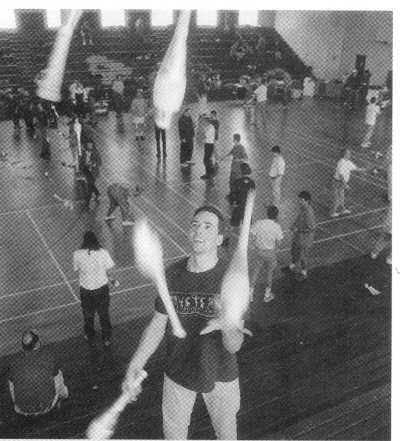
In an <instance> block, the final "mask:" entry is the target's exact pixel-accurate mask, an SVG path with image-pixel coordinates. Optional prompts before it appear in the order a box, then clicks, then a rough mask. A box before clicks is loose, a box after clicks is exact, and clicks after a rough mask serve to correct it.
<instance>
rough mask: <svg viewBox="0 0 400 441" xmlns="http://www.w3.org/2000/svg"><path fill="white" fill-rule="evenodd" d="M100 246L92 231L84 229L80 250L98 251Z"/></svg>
mask: <svg viewBox="0 0 400 441" xmlns="http://www.w3.org/2000/svg"><path fill="white" fill-rule="evenodd" d="M100 248H101V246H100V243H99V241H98V239H97V237H96V235H95V234H94V233H93V231H86V233H85V234H84V235H83V243H82V250H88V251H89V253H90V251H98V250H99V249H100Z"/></svg>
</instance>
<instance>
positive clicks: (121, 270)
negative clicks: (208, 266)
mask: <svg viewBox="0 0 400 441" xmlns="http://www.w3.org/2000/svg"><path fill="white" fill-rule="evenodd" d="M186 256H187V254H180V255H179V256H174V257H168V259H164V262H169V261H171V260H175V259H180V258H183V257H186ZM134 268H137V265H133V266H127V267H125V268H120V269H116V270H115V273H118V272H123V271H127V270H130V269H134ZM78 281H79V279H72V280H69V283H75V282H78ZM64 285H66V282H62V283H55V284H54V285H46V286H40V287H39V288H34V289H28V290H26V291H19V292H13V293H11V294H6V295H4V296H0V299H6V298H8V297H14V296H19V295H23V294H28V293H30V292H35V291H41V290H42V289H43V290H44V289H49V288H55V287H57V286H64Z"/></svg>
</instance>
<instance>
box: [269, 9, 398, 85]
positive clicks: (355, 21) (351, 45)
mask: <svg viewBox="0 0 400 441" xmlns="http://www.w3.org/2000/svg"><path fill="white" fill-rule="evenodd" d="M275 29H276V31H277V32H278V33H279V34H280V35H281V36H282V37H283V38H284V39H285V40H286V42H287V43H288V44H289V45H290V46H291V47H292V48H293V50H294V51H295V52H296V53H297V55H298V56H299V57H300V59H301V60H302V61H304V62H305V63H306V64H308V65H310V66H312V67H313V70H314V73H315V75H316V76H317V77H318V78H320V79H325V80H333V79H341V78H342V75H343V74H346V73H348V72H349V71H350V70H351V69H352V68H353V67H354V65H355V58H356V55H358V54H360V55H366V56H367V62H366V68H367V69H370V71H371V73H372V77H371V84H376V85H379V84H384V83H385V80H386V75H387V72H388V71H389V70H391V69H392V13H391V12H390V11H276V15H275ZM377 40H380V41H377ZM382 40H385V41H388V44H385V43H382Z"/></svg>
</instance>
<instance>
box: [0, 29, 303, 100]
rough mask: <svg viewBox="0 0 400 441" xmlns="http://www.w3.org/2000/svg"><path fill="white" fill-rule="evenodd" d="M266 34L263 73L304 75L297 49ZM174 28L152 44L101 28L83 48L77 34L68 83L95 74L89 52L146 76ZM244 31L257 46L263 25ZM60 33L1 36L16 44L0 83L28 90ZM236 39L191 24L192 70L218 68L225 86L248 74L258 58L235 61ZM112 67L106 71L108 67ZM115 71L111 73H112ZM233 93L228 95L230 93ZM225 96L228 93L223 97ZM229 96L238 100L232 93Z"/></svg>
mask: <svg viewBox="0 0 400 441" xmlns="http://www.w3.org/2000/svg"><path fill="white" fill-rule="evenodd" d="M263 32H264V33H265V34H266V37H267V39H266V40H267V41H266V47H267V49H268V50H271V56H270V57H268V58H267V60H266V62H265V63H264V64H263V66H261V67H260V69H261V70H262V71H263V72H265V71H267V70H269V69H272V68H275V67H277V63H279V67H284V68H285V69H286V70H288V71H289V73H290V74H291V75H292V78H300V77H302V75H303V73H304V71H305V65H304V63H302V62H301V60H300V59H299V58H298V56H297V55H296V54H295V53H294V51H293V50H292V49H291V48H290V47H289V46H288V45H287V44H286V42H285V41H284V40H283V39H282V38H281V37H280V35H279V34H278V33H277V32H276V31H275V29H273V28H263ZM172 35H173V28H172V27H168V28H166V29H160V28H155V29H152V30H151V31H149V33H148V35H147V39H148V42H147V43H145V44H144V43H143V41H142V40H141V39H139V38H138V37H137V35H136V34H135V32H134V31H133V30H132V29H130V28H125V29H118V30H114V31H111V30H109V29H101V30H96V31H94V32H93V46H83V45H82V42H81V37H80V35H79V33H78V32H76V34H75V36H74V38H73V40H72V43H71V48H70V52H69V55H68V59H67V67H66V72H65V76H64V81H65V82H66V83H70V82H72V81H73V79H75V78H79V79H81V80H83V81H88V80H90V79H91V78H92V77H91V74H90V72H89V67H88V64H87V62H86V59H87V58H88V57H89V56H90V55H102V56H104V57H107V59H108V60H109V63H110V64H111V65H112V63H123V65H125V66H126V67H127V68H131V69H133V72H134V74H135V75H137V74H138V73H140V74H141V75H144V76H147V75H148V74H149V73H150V72H151V71H152V70H153V69H154V67H155V64H156V62H157V61H160V60H161V59H162V57H163V56H164V54H165V52H166V50H167V48H168V45H169V42H170V40H171V37H172ZM240 35H241V36H242V37H243V38H244V39H245V40H246V41H247V42H252V44H253V45H254V44H255V43H256V42H257V39H258V35H259V28H251V27H245V28H243V29H240ZM55 37H56V32H54V31H46V32H42V33H40V34H38V36H37V38H27V37H26V36H23V35H21V32H17V33H13V34H12V37H10V39H8V37H3V38H2V39H0V41H2V42H3V45H4V44H6V45H7V47H8V48H10V49H11V48H12V54H13V57H12V59H11V58H10V59H9V60H7V63H2V64H1V66H0V87H19V86H23V87H25V88H28V89H32V88H33V87H34V83H33V79H34V77H35V75H36V74H37V73H38V72H39V71H40V70H41V69H43V68H45V67H46V64H47V61H48V58H49V55H50V53H51V49H52V47H53V44H54V41H55ZM233 42H234V41H232V36H231V35H227V34H226V33H224V31H223V30H221V29H218V28H216V29H209V28H196V27H194V28H192V29H191V30H190V33H189V38H188V57H187V60H188V71H187V72H188V73H192V74H194V75H196V74H197V73H199V72H200V71H201V72H202V71H206V72H208V73H210V74H211V73H213V72H218V73H219V74H220V77H221V80H222V81H223V83H224V84H226V83H235V82H237V81H238V78H239V76H240V75H242V74H244V73H247V72H248V67H247V66H248V65H249V64H251V65H253V64H256V63H257V62H258V60H257V57H256V56H254V57H253V59H251V60H247V61H244V62H237V61H236V60H234V59H232V58H231V57H230V47H231V46H232V44H233ZM276 42H278V45H279V50H280V51H281V53H282V59H281V60H280V61H279V62H277V61H276V60H275V56H274V52H273V50H275V49H274V48H275V47H276ZM109 67H110V66H109V65H108V66H105V69H106V70H107V71H109ZM110 75H111V74H110ZM230 95H231V94H230V93H229V94H228V96H230ZM224 96H225V97H226V96H227V95H224ZM231 98H234V97H233V96H231Z"/></svg>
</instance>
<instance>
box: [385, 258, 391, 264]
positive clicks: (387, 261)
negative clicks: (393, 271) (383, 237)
mask: <svg viewBox="0 0 400 441" xmlns="http://www.w3.org/2000/svg"><path fill="white" fill-rule="evenodd" d="M386 263H387V264H388V265H391V264H392V258H391V257H386Z"/></svg>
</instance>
